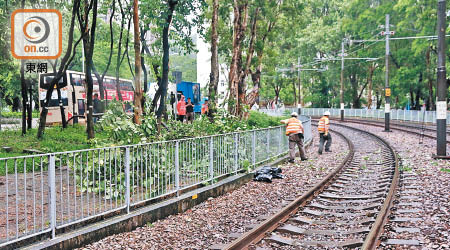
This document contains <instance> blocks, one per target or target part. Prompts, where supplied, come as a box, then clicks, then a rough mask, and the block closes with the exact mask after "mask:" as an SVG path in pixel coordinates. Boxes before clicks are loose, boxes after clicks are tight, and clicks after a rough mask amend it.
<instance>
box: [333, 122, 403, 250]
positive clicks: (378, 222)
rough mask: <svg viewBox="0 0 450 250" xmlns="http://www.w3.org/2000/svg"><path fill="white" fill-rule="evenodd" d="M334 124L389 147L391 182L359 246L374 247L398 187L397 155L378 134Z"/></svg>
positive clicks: (367, 249)
mask: <svg viewBox="0 0 450 250" xmlns="http://www.w3.org/2000/svg"><path fill="white" fill-rule="evenodd" d="M335 125H338V126H342V127H346V128H350V129H354V130H357V131H359V132H362V133H368V134H370V135H371V136H373V137H375V138H377V139H378V140H379V141H381V142H382V143H383V144H384V145H386V147H387V148H388V149H389V151H391V154H392V156H393V157H394V165H395V166H394V167H395V169H394V176H393V177H392V182H391V185H390V187H389V192H388V194H387V195H386V198H385V200H384V203H383V206H382V207H381V209H380V212H379V213H378V215H377V218H376V219H375V223H374V224H373V225H372V227H371V228H370V232H369V234H368V235H367V237H366V239H365V240H364V244H363V246H362V248H361V249H363V250H372V249H376V247H377V246H378V245H379V243H380V241H379V240H378V239H379V237H380V235H381V233H382V232H383V226H384V225H385V224H386V222H387V221H388V217H389V214H390V211H391V207H392V203H393V201H394V196H395V193H396V192H397V187H398V182H399V177H400V172H399V159H398V155H397V153H396V152H395V150H394V149H393V148H392V146H391V145H390V144H389V143H388V142H387V141H386V140H385V139H383V138H381V137H380V136H378V135H375V134H373V133H370V132H367V131H364V130H362V129H359V128H354V127H351V126H347V125H343V124H335Z"/></svg>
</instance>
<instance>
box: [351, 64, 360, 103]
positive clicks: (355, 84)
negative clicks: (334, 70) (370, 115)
mask: <svg viewBox="0 0 450 250" xmlns="http://www.w3.org/2000/svg"><path fill="white" fill-rule="evenodd" d="M349 78H350V84H351V85H352V92H351V93H352V102H353V108H359V107H360V106H361V105H360V102H359V99H358V80H357V78H356V74H355V73H353V72H352V73H351V74H350V76H349Z"/></svg>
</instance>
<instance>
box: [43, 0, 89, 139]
mask: <svg viewBox="0 0 450 250" xmlns="http://www.w3.org/2000/svg"><path fill="white" fill-rule="evenodd" d="M79 7H80V0H74V2H73V7H72V18H71V21H70V26H69V35H68V41H67V50H66V54H65V55H64V57H63V59H62V60H61V64H60V66H59V70H58V73H57V74H56V77H55V78H53V80H52V82H51V83H50V85H49V89H48V90H47V93H46V97H45V102H44V105H43V108H42V111H41V114H40V118H39V128H38V132H37V138H38V139H40V138H42V136H43V134H44V130H45V124H46V122H47V114H48V104H49V102H50V99H51V96H52V92H53V88H54V87H55V85H56V84H57V83H58V81H59V79H61V77H62V76H63V74H64V73H65V70H66V69H67V66H68V65H69V64H70V62H71V61H72V60H73V57H74V55H75V49H76V46H77V45H78V43H79V42H80V40H78V41H77V42H76V43H75V46H74V47H73V48H72V44H73V30H74V27H75V17H76V15H77V12H78V10H79ZM81 35H82V36H83V35H84V34H81ZM80 39H81V37H80ZM72 51H73V52H74V54H73V55H72V57H71V54H72Z"/></svg>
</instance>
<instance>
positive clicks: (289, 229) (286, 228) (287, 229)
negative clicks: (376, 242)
mask: <svg viewBox="0 0 450 250" xmlns="http://www.w3.org/2000/svg"><path fill="white" fill-rule="evenodd" d="M277 231H279V232H282V233H288V234H304V235H327V236H332V235H349V234H360V233H368V232H370V229H369V228H368V227H363V228H357V229H352V230H349V231H336V230H318V229H304V228H300V227H297V226H294V225H291V224H285V225H283V226H282V227H279V228H278V229H277Z"/></svg>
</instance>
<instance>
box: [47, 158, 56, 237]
mask: <svg viewBox="0 0 450 250" xmlns="http://www.w3.org/2000/svg"><path fill="white" fill-rule="evenodd" d="M48 185H49V188H50V195H49V204H50V209H49V213H50V214H49V216H50V227H51V230H52V239H54V238H55V231H56V183H55V155H53V154H52V155H50V156H49V164H48Z"/></svg>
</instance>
